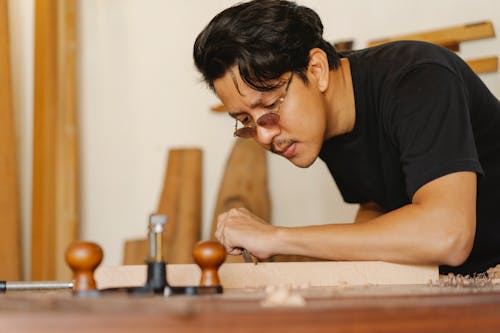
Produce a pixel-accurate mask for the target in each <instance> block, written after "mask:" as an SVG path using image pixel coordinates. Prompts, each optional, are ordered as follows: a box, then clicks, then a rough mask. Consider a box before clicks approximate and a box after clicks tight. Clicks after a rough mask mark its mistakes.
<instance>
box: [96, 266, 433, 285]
mask: <svg viewBox="0 0 500 333" xmlns="http://www.w3.org/2000/svg"><path fill="white" fill-rule="evenodd" d="M200 275H201V273H200V269H199V267H198V266H197V265H194V264H190V265H167V279H168V281H169V283H170V284H171V285H173V286H176V285H198V284H199V279H200ZM94 276H95V279H96V282H97V286H98V288H100V289H103V288H110V287H127V286H140V285H143V284H144V282H145V280H146V267H145V266H144V265H131V266H107V267H106V266H103V267H99V268H98V269H97V270H96V272H95V275H94ZM219 277H220V280H221V284H222V285H223V287H224V288H227V289H234V288H245V289H248V288H250V289H251V288H265V287H267V286H278V285H283V284H285V285H290V286H295V287H322V286H346V285H349V286H355V285H369V284H375V285H401V284H426V283H428V282H429V281H437V279H438V278H439V271H438V267H437V266H414V265H401V264H393V263H387V262H380V261H358V262H355V261H349V262H347V261H325V262H279V263H278V262H266V263H259V264H258V265H254V264H252V263H225V264H223V265H222V266H221V267H220V269H219Z"/></svg>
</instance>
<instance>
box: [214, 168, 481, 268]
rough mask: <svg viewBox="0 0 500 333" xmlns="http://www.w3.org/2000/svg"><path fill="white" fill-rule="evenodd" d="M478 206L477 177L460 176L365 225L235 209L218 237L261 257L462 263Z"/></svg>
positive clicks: (431, 185)
mask: <svg viewBox="0 0 500 333" xmlns="http://www.w3.org/2000/svg"><path fill="white" fill-rule="evenodd" d="M475 203H476V174H475V173H473V172H457V173H453V174H449V175H446V176H443V177H441V178H438V179H436V180H434V181H432V182H430V183H428V184H426V185H424V186H422V187H421V188H420V189H419V190H418V191H417V192H416V193H415V195H414V197H413V200H412V203H411V204H409V205H406V206H404V207H401V208H399V209H397V210H394V211H392V212H389V213H386V214H383V215H377V216H376V217H374V218H372V219H370V220H368V221H366V223H350V224H329V225H317V226H307V227H298V228H286V227H274V226H271V225H268V224H264V223H260V222H261V221H260V222H259V221H258V219H257V220H253V219H252V218H251V217H249V216H247V215H246V213H244V212H241V211H238V210H233V211H230V212H228V213H227V215H225V216H221V217H220V218H219V226H218V230H217V233H216V236H217V237H218V238H219V240H221V242H222V243H223V244H224V245H225V246H226V248H227V249H228V250H229V251H231V249H232V248H235V247H244V248H247V249H248V250H249V251H250V252H251V253H252V254H254V255H256V256H257V257H260V258H266V257H269V256H271V255H274V254H297V255H304V256H312V257H320V258H324V259H330V260H384V261H391V262H400V263H413V264H438V265H442V264H446V265H460V264H461V263H462V262H463V261H464V260H465V259H466V258H467V256H468V255H469V253H470V250H471V248H472V244H473V240H474V233H475V221H476V206H475Z"/></svg>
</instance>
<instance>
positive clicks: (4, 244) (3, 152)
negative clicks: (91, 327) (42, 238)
mask: <svg viewBox="0 0 500 333" xmlns="http://www.w3.org/2000/svg"><path fill="white" fill-rule="evenodd" d="M9 39H10V38H9V20H8V9H7V0H0V184H1V186H0V228H1V230H2V231H1V232H0V258H2V260H1V265H0V276H1V277H2V279H7V280H10V279H12V280H19V279H20V278H21V271H22V269H21V262H22V260H21V238H20V216H19V188H18V186H19V185H18V172H17V149H16V138H15V125H14V124H15V122H14V110H13V107H12V80H11V68H10V46H9Z"/></svg>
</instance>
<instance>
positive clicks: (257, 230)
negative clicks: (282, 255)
mask: <svg viewBox="0 0 500 333" xmlns="http://www.w3.org/2000/svg"><path fill="white" fill-rule="evenodd" d="M276 229H277V228H276V227H274V226H272V225H270V224H268V223H266V222H265V221H263V220H262V219H260V218H259V217H258V216H256V215H254V214H252V213H251V212H250V211H248V210H247V209H246V208H233V209H230V210H229V211H227V212H225V213H222V214H220V215H219V216H218V217H217V230H216V231H215V238H217V240H218V241H219V242H220V243H221V244H222V245H224V247H225V248H226V251H227V253H229V254H231V255H239V254H241V251H242V249H247V251H248V252H250V253H251V254H252V255H254V256H256V257H257V258H259V259H266V258H268V257H270V256H271V255H273V254H275V253H273V250H272V249H271V247H272V245H273V236H274V232H275V230H276Z"/></svg>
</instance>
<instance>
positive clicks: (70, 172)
mask: <svg viewBox="0 0 500 333" xmlns="http://www.w3.org/2000/svg"><path fill="white" fill-rule="evenodd" d="M75 11H76V4H75V0H39V1H36V2H35V93H34V137H33V141H34V142H33V205H32V210H33V211H32V258H31V261H32V262H31V278H32V279H36V280H52V279H57V280H66V279H69V278H70V277H71V273H70V271H69V269H67V268H66V264H65V262H64V251H65V248H66V246H67V245H69V244H70V243H71V242H72V241H74V240H75V239H76V238H77V227H78V204H77V203H78V168H77V164H78V159H77V155H78V150H77V143H78V142H77V134H78V127H77V117H76V32H75V24H76V22H75V18H76V17H75V16H76V12H75Z"/></svg>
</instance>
